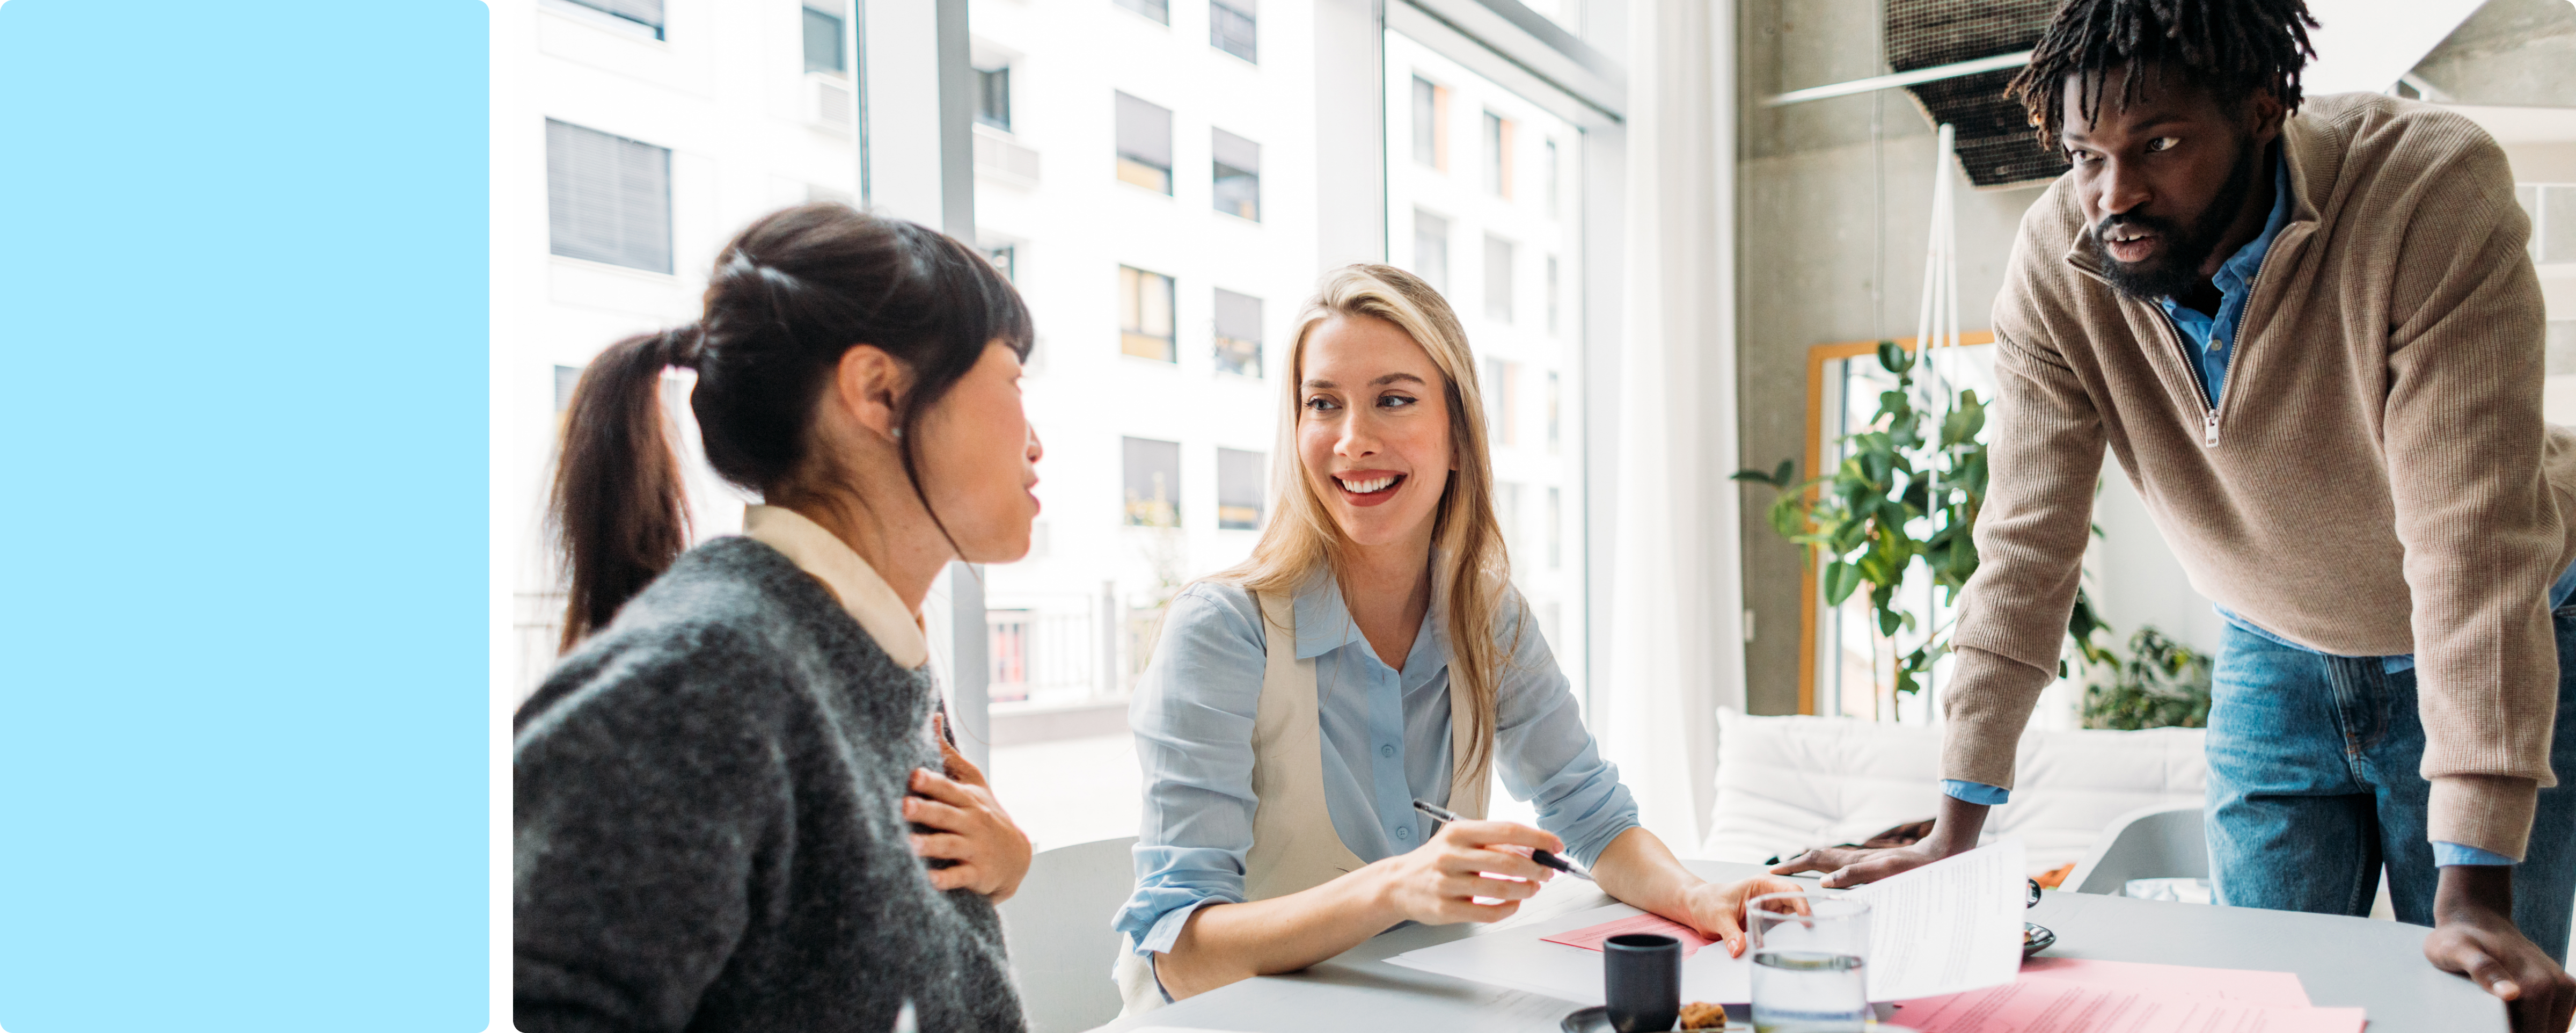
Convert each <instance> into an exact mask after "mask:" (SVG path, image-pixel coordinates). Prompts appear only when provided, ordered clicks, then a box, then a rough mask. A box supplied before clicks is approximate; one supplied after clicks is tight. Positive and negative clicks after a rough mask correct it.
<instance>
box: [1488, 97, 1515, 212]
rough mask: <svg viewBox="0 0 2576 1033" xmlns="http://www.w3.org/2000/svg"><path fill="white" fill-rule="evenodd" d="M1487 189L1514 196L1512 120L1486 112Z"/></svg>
mask: <svg viewBox="0 0 2576 1033" xmlns="http://www.w3.org/2000/svg"><path fill="white" fill-rule="evenodd" d="M1485 189H1486V190H1488V191H1491V192H1492V193H1493V194H1495V195H1496V196H1499V197H1510V196H1512V120H1511V119H1508V118H1504V117H1503V116H1501V115H1497V114H1494V113H1493V112H1491V111H1488V112H1485Z"/></svg>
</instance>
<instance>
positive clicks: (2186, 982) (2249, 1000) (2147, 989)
mask: <svg viewBox="0 0 2576 1033" xmlns="http://www.w3.org/2000/svg"><path fill="white" fill-rule="evenodd" d="M2021 974H2022V975H2023V976H2025V977H2028V976H2040V977H2044V978H2048V979H2056V980H2063V981H2065V982H2069V983H2082V984H2084V985H2086V986H2095V987H2101V988H2103V989H2106V990H2129V991H2134V992H2137V993H2145V994H2178V995H2183V996H2189V997H2216V998H2220V999H2222V1000H2229V1001H2237V1002H2240V1003H2244V1004H2260V1005H2265V1006H2269V1007H2275V1008H2305V1007H2307V1006H2308V1004H2309V1001H2308V990H2307V987H2305V986H2302V985H2300V983H2299V977H2298V975H2297V974H2295V973H2290V972H2261V971H2256V970H2254V969H2241V968H2194V967H2192V966H2189V965H2151V964H2147V963H2145V962H2138V961H2095V960H2093V959H2090V958H2034V959H2031V960H2029V961H2025V962H2022V964H2021Z"/></svg>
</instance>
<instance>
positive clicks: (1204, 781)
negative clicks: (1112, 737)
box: [1111, 583, 1266, 954]
mask: <svg viewBox="0 0 2576 1033" xmlns="http://www.w3.org/2000/svg"><path fill="white" fill-rule="evenodd" d="M1265 641H1266V637H1265V635H1264V633H1263V629H1262V628H1261V618H1260V611H1259V609H1258V608H1257V607H1256V606H1255V605H1254V604H1253V602H1252V599H1251V596H1250V595H1248V594H1246V593H1245V592H1243V590H1241V589H1239V588H1233V587H1230V586H1220V585H1212V584H1207V583H1201V584H1198V585H1194V586H1192V587H1190V588H1189V589H1187V590H1185V591H1183V592H1182V593H1181V594H1180V595H1179V596H1177V597H1175V598H1174V599H1173V600H1172V603H1171V607H1170V609H1169V610H1168V611H1166V612H1165V614H1164V618H1163V630H1162V634H1161V635H1160V636H1158V638H1157V641H1156V642H1155V644H1154V655H1153V659H1152V660H1151V661H1150V662H1149V663H1147V664H1146V667H1145V673H1144V675H1143V677H1142V678H1140V679H1139V680H1138V683H1137V686H1136V695H1135V698H1134V701H1133V702H1132V703H1130V704H1129V706H1128V712H1127V723H1128V725H1129V727H1130V728H1131V729H1132V730H1133V731H1134V732H1135V736H1136V760H1137V764H1138V766H1139V767H1140V768H1141V773H1142V774H1143V776H1144V783H1145V803H1144V817H1143V821H1142V822H1141V827H1140V828H1139V829H1138V833H1137V838H1136V848H1135V849H1136V855H1135V856H1136V892H1135V895H1133V896H1131V897H1129V898H1128V899H1127V904H1126V906H1124V907H1122V908H1120V909H1119V911H1118V914H1117V917H1116V918H1115V919H1113V920H1112V923H1111V924H1112V926H1113V927H1114V928H1116V929H1117V930H1118V931H1119V932H1122V933H1125V934H1127V936H1128V937H1129V938H1130V940H1131V941H1132V942H1133V943H1134V945H1135V950H1136V952H1137V953H1139V954H1144V953H1150V952H1158V951H1160V952H1168V951H1170V950H1171V949H1172V943H1173V941H1174V940H1176V939H1178V938H1179V937H1180V934H1181V927H1182V925H1183V924H1185V923H1187V922H1188V921H1189V917H1190V914H1191V912H1194V911H1196V910H1198V909H1199V908H1201V907H1204V906H1206V905H1209V904H1219V903H1241V902H1242V901H1243V871H1244V856H1245V855H1246V854H1247V853H1249V852H1250V851H1251V850H1252V813H1253V808H1254V805H1255V803H1256V802H1257V801H1256V798H1255V797H1254V796H1253V794H1252V723H1253V715H1254V713H1255V711H1256V710H1257V708H1258V707H1259V706H1260V701H1261V679H1262V675H1263V673H1264V668H1265V666H1266V664H1265V660H1266V657H1265V653H1264V648H1263V646H1264V642H1265Z"/></svg>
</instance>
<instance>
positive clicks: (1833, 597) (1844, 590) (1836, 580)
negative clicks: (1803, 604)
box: [1825, 561, 1860, 606]
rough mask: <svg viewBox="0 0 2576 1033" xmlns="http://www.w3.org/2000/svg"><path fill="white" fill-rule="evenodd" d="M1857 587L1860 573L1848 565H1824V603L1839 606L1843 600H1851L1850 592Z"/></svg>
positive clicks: (1837, 563) (1835, 563)
mask: <svg viewBox="0 0 2576 1033" xmlns="http://www.w3.org/2000/svg"><path fill="white" fill-rule="evenodd" d="M1859 587H1860V571H1859V570H1857V569H1854V568H1853V567H1852V566H1851V565H1850V564H1848V563H1842V562H1839V561H1837V562H1834V563H1829V564H1826V565H1825V602H1826V603H1828V604H1830V605H1834V606H1841V605H1842V604H1843V600H1845V599H1849V598H1851V594H1852V590H1853V589H1855V588H1859Z"/></svg>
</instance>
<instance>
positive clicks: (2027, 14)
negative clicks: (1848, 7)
mask: <svg viewBox="0 0 2576 1033" xmlns="http://www.w3.org/2000/svg"><path fill="white" fill-rule="evenodd" d="M2057 6H2058V0H1887V63H1888V65H1889V67H1890V68H1891V69H1892V70H1894V71H1897V72H1911V71H1915V70H1917V69H1923V68H1934V67H1938V66H1941V65H1951V64H1957V63H1959V62H1962V61H1974V60H1976V59H1978V58H1981V57H1993V56H1995V55H1997V54H2012V53H2018V52H2020V51H2024V50H2029V49H2030V48H2032V47H2034V46H2037V45H2038V44H2039V37H2040V36H2041V35H2042V34H2044V33H2046V32H2047V31H2048V22H2049V19H2050V18H2051V17H2052V16H2054V15H2055V14H2056V13H2057ZM2020 71H2021V70H2020V69H2018V68H2007V69H2003V70H2001V71H1993V72H1979V73H1976V74H1974V75H1964V76H1960V77H1958V78H1955V79H1943V80H1940V81H1938V82H1928V83H1922V84H1919V85H1914V86H1908V87H1906V88H1905V91H1906V92H1907V93H1911V94H1913V95H1914V100H1915V103H1917V104H1920V105H1922V106H1923V112H1924V114H1925V115H1926V116H1927V117H1929V118H1931V120H1932V121H1933V123H1934V124H1936V125H1937V124H1940V123H1943V122H1947V123H1949V124H1950V125H1951V126H1953V127H1955V128H1956V131H1957V133H1958V141H1959V142H1958V152H1959V166H1960V168H1961V170H1962V171H1965V172H1966V173H1967V174H1968V181H1969V182H1971V183H1974V184H1976V185H1977V186H1978V187H1980V188H1991V187H2016V186H2028V185H2030V184H2033V183H2044V182H2047V181H2049V180H2052V179H2056V178H2057V177H2058V174H2060V173H2063V172H2065V171H2066V157H2065V156H2064V155H2062V154H2059V153H2058V152H2057V151H2056V150H2055V149H2053V148H2048V147H2042V146H2040V144H2039V140H2038V137H2037V136H2036V135H2034V134H2033V133H2032V132H2031V129H2030V122H2029V117H2028V116H2026V115H2024V114H2022V110H2021V102H2019V101H2015V100H2009V99H2006V98H2005V97H2004V84H2006V83H2009V82H2011V81H2012V78H2013V76H2015V75H2017V74H2020Z"/></svg>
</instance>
